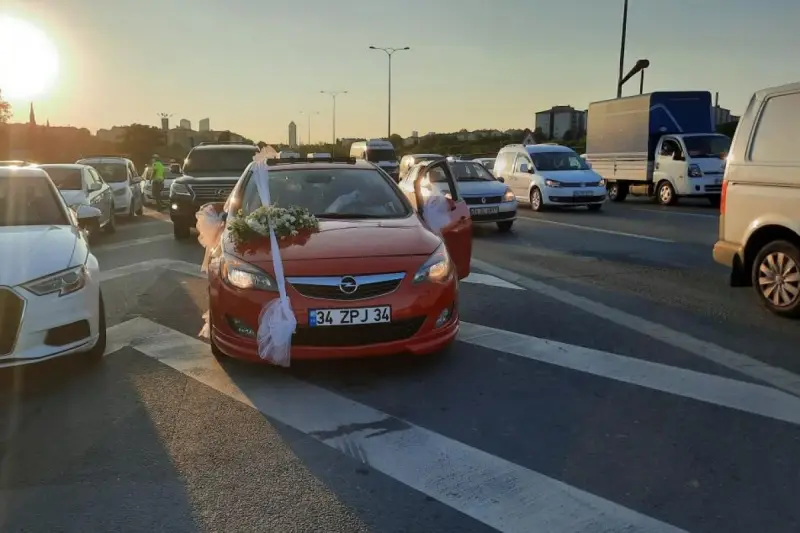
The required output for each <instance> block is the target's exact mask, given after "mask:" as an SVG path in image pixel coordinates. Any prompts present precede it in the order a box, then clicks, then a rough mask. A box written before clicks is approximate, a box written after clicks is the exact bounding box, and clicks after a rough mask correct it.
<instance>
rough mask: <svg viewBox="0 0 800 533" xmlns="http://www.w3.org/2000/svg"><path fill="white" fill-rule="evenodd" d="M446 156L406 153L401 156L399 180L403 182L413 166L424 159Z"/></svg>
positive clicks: (430, 159) (431, 159) (429, 159)
mask: <svg viewBox="0 0 800 533" xmlns="http://www.w3.org/2000/svg"><path fill="white" fill-rule="evenodd" d="M443 157H444V156H443V155H441V154H406V155H404V156H403V157H401V158H400V168H399V170H398V172H397V182H398V183H399V182H401V181H402V180H404V179H405V177H406V176H407V175H408V172H409V171H410V170H411V167H413V166H414V165H416V164H417V163H422V162H423V161H433V160H435V159H441V158H443Z"/></svg>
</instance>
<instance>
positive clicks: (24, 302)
mask: <svg viewBox="0 0 800 533" xmlns="http://www.w3.org/2000/svg"><path fill="white" fill-rule="evenodd" d="M3 290H7V291H8V292H10V293H11V294H13V295H14V296H16V297H17V298H19V299H20V300H22V313H20V315H19V326H18V327H17V333H16V334H15V335H14V342H13V343H12V344H11V351H10V352H8V353H4V354H0V359H3V358H4V357H9V356H11V355H13V354H14V350H16V349H17V343H18V342H19V335H20V333H22V323H23V322H24V321H25V311H27V310H28V299H27V298H25V297H24V296H22V295H21V294H20V293H18V292H17V291H15V290H14V289H13V288H11V287H8V286H6V285H0V291H3Z"/></svg>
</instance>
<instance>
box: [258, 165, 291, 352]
mask: <svg viewBox="0 0 800 533" xmlns="http://www.w3.org/2000/svg"><path fill="white" fill-rule="evenodd" d="M252 179H254V180H255V182H256V187H257V189H258V196H259V198H260V199H261V204H262V205H265V206H267V205H270V195H269V170H268V168H267V164H266V161H264V160H257V161H256V163H255V164H254V165H253V176H252ZM269 242H270V250H271V255H272V268H273V270H274V272H275V282H276V283H277V284H278V298H275V299H273V300H272V301H270V302H268V303H267V304H265V305H264V307H263V308H262V309H261V313H260V314H259V317H258V333H257V340H258V356H259V357H261V359H264V360H266V361H269V362H270V363H272V364H275V365H278V366H289V364H290V361H291V353H290V351H291V345H292V335H294V331H295V328H297V319H296V318H295V316H294V312H292V306H291V304H290V303H289V297H288V296H287V294H286V277H285V276H284V273H283V260H282V259H281V250H280V247H279V246H278V238H277V237H276V236H275V228H274V227H273V226H272V224H271V223H270V228H269Z"/></svg>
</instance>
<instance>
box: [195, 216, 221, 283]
mask: <svg viewBox="0 0 800 533" xmlns="http://www.w3.org/2000/svg"><path fill="white" fill-rule="evenodd" d="M195 218H197V223H196V224H195V227H196V228H197V235H198V236H197V240H198V241H200V244H202V245H203V247H204V248H205V249H206V254H205V257H203V265H202V266H201V267H200V272H208V263H209V261H210V260H211V251H212V250H213V249H214V247H215V246H218V245H219V239H220V237H221V236H222V232H223V231H225V213H217V212H216V211H214V209H213V207H212V206H211V205H210V204H207V205H205V206H203V208H202V209H200V211H198V212H197V214H196V215H195Z"/></svg>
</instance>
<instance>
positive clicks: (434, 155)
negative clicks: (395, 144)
mask: <svg viewBox="0 0 800 533" xmlns="http://www.w3.org/2000/svg"><path fill="white" fill-rule="evenodd" d="M405 157H444V156H443V155H442V154H408V155H406V156H405Z"/></svg>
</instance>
